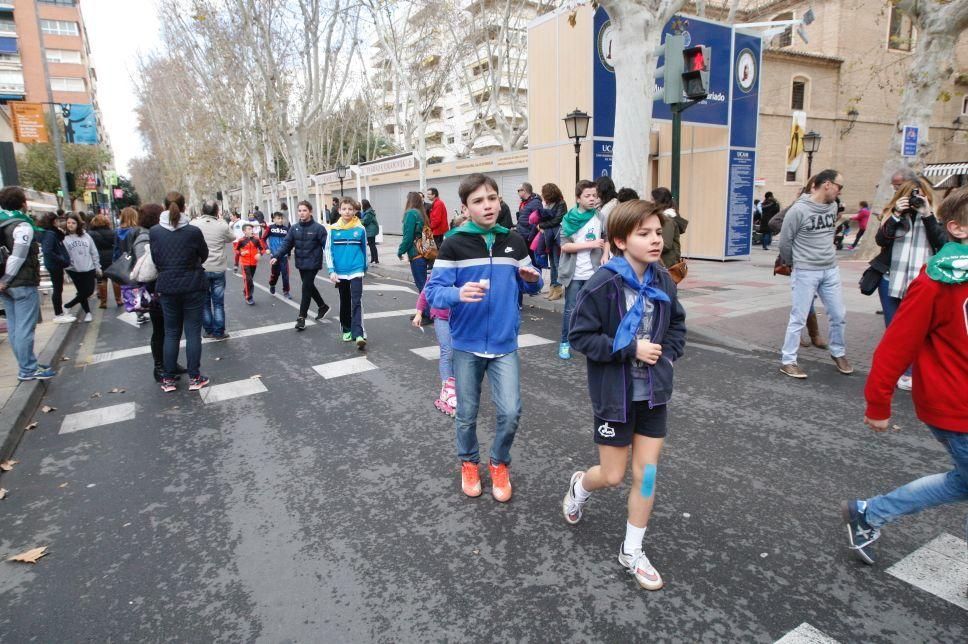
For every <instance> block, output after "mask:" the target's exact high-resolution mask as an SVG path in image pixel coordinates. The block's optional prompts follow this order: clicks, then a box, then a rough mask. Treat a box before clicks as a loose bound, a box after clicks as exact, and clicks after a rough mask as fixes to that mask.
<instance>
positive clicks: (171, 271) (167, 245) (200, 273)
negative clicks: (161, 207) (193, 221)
mask: <svg viewBox="0 0 968 644" xmlns="http://www.w3.org/2000/svg"><path fill="white" fill-rule="evenodd" d="M148 240H149V243H150V244H151V246H150V248H151V259H152V261H153V262H154V263H155V267H156V268H157V269H158V279H157V280H156V281H155V291H156V292H157V293H159V294H160V295H183V294H185V293H193V292H195V291H207V290H208V280H206V279H205V269H204V268H202V264H203V263H204V262H205V260H206V259H208V244H206V243H205V237H204V236H203V235H202V231H201V230H199V228H198V227H197V226H182V227H181V228H178V229H177V230H168V229H167V228H165V227H164V226H162V225H161V224H159V225H157V226H152V227H151V230H150V231H148Z"/></svg>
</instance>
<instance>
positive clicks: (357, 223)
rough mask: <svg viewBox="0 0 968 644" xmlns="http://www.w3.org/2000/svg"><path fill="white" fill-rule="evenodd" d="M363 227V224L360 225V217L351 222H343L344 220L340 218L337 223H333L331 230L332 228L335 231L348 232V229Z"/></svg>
mask: <svg viewBox="0 0 968 644" xmlns="http://www.w3.org/2000/svg"><path fill="white" fill-rule="evenodd" d="M362 225H363V224H361V223H360V218H359V216H354V217H353V218H352V219H350V220H349V221H343V218H342V217H340V218H339V219H337V220H336V222H335V223H333V225H332V226H330V228H332V229H333V230H346V229H348V228H355V227H357V226H362Z"/></svg>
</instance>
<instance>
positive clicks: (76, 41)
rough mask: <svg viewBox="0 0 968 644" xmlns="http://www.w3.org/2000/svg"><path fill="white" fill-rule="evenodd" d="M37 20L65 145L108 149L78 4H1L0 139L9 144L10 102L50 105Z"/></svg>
mask: <svg viewBox="0 0 968 644" xmlns="http://www.w3.org/2000/svg"><path fill="white" fill-rule="evenodd" d="M38 18H39V25H40V30H41V31H42V33H43V39H44V46H45V49H46V57H47V67H48V70H49V73H50V85H51V89H52V90H53V102H54V103H57V104H58V105H57V108H56V109H57V113H56V116H57V118H59V119H61V122H63V123H64V124H65V128H66V136H67V139H68V141H69V142H77V143H98V144H100V145H103V146H106V147H107V148H108V149H109V150H110V142H109V140H108V137H107V132H106V131H105V128H104V124H103V120H102V116H101V110H100V107H99V106H98V99H97V74H96V72H95V70H94V65H93V64H92V62H91V59H90V56H91V51H90V47H89V45H88V38H87V31H86V29H85V28H84V20H83V17H82V15H81V7H80V0H0V105H3V109H0V113H2V118H0V121H2V122H0V140H3V141H12V140H13V132H12V128H11V122H10V108H9V104H10V103H11V102H14V101H24V102H27V103H47V102H48V100H49V99H48V95H47V79H46V77H45V75H44V64H43V62H44V61H43V60H42V58H41V40H40V37H41V36H40V34H39V33H38ZM49 108H50V106H49V105H48V106H46V107H45V111H46V110H48V109H49ZM18 146H19V144H18Z"/></svg>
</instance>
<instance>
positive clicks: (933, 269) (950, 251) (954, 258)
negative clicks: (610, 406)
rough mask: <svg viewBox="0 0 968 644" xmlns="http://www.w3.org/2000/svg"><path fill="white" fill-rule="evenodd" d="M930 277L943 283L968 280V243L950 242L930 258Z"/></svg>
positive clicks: (957, 282) (962, 282)
mask: <svg viewBox="0 0 968 644" xmlns="http://www.w3.org/2000/svg"><path fill="white" fill-rule="evenodd" d="M927 272H928V277H930V278H931V279H933V280H934V281H935V282H941V283H943V284H964V283H965V282H968V245H965V244H963V243H959V242H948V243H947V244H945V245H944V246H942V247H941V250H939V251H938V252H937V253H936V254H935V256H934V257H932V258H931V259H930V260H928V270H927Z"/></svg>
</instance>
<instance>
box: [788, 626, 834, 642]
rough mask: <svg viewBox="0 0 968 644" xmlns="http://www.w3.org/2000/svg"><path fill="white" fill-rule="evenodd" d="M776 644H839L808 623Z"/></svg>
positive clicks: (798, 627)
mask: <svg viewBox="0 0 968 644" xmlns="http://www.w3.org/2000/svg"><path fill="white" fill-rule="evenodd" d="M775 644H838V642H837V640H835V639H833V638H832V637H827V636H826V635H824V634H823V633H822V632H820V631H818V630H817V629H816V628H814V627H813V626H811V625H810V624H807V623H806V622H804V623H802V624H800V625H799V626H797V627H796V628H795V629H793V630H792V631H790V632H789V633H787V634H786V635H784V636H783V637H781V638H780V639H778V640H777V641H776V643H775Z"/></svg>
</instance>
